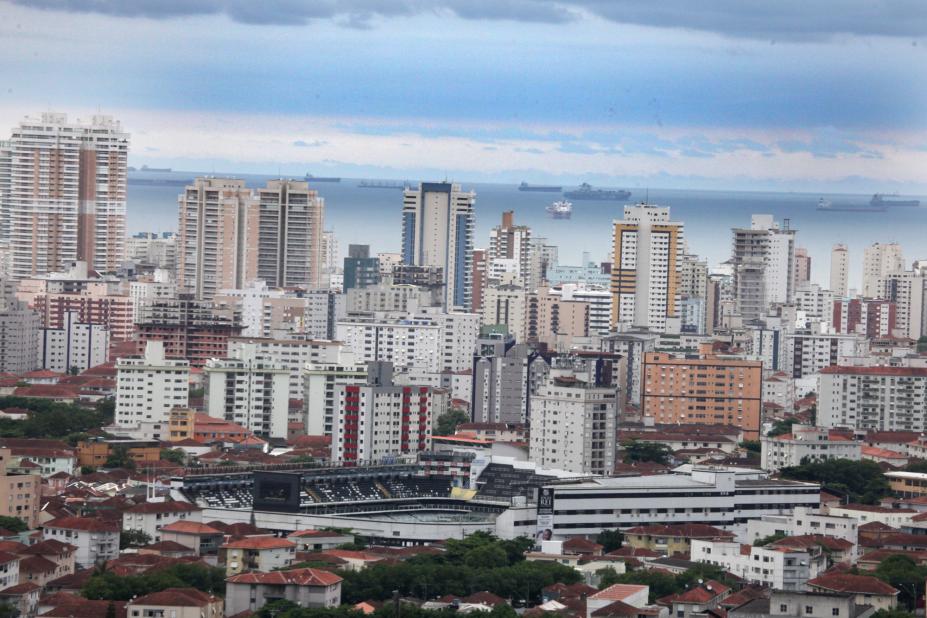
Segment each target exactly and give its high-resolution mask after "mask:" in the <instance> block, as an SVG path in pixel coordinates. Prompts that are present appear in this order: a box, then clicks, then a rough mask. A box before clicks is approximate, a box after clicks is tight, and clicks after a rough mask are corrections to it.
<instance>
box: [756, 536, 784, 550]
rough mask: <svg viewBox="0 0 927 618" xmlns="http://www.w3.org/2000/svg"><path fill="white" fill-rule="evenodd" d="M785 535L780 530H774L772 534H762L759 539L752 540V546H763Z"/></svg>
mask: <svg viewBox="0 0 927 618" xmlns="http://www.w3.org/2000/svg"><path fill="white" fill-rule="evenodd" d="M785 537H786V535H785V534H784V533H782V532H774V533H773V534H770V535H769V536H764V537H763V538H761V539H757V540H755V541H753V546H754V547H763V546H765V545H769V544H770V543H775V542H776V541H778V540H779V539H784V538H785Z"/></svg>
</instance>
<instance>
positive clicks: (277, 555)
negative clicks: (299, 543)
mask: <svg viewBox="0 0 927 618" xmlns="http://www.w3.org/2000/svg"><path fill="white" fill-rule="evenodd" d="M220 550H222V551H223V552H224V555H225V572H226V574H227V575H237V574H239V573H241V572H243V571H273V570H274V569H282V568H285V567H288V566H290V565H291V564H293V558H294V555H295V553H296V544H295V543H292V542H291V541H287V540H286V539H281V538H278V537H274V536H248V537H244V538H242V539H236V540H234V541H229V542H228V543H226V544H225V545H222V547H221V548H220Z"/></svg>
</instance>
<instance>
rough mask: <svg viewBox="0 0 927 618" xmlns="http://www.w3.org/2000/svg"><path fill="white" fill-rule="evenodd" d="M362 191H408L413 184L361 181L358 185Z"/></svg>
mask: <svg viewBox="0 0 927 618" xmlns="http://www.w3.org/2000/svg"><path fill="white" fill-rule="evenodd" d="M357 186H358V188H360V189H407V188H409V187H411V186H412V183H411V182H409V181H408V180H406V181H405V182H399V181H397V180H361V181H360V182H359V183H357Z"/></svg>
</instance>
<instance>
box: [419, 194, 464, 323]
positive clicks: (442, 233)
mask: <svg viewBox="0 0 927 618" xmlns="http://www.w3.org/2000/svg"><path fill="white" fill-rule="evenodd" d="M475 203H476V193H474V192H473V191H470V192H468V193H465V192H463V191H461V189H460V185H458V184H451V183H448V182H423V183H420V184H419V187H418V188H417V189H407V190H406V191H405V194H404V197H403V207H402V260H403V262H404V263H405V264H412V265H415V266H436V267H440V268H441V269H443V272H444V285H445V306H446V307H448V309H450V308H452V307H459V308H462V309H466V308H469V307H470V287H471V282H472V276H473V271H472V262H471V252H472V251H473V226H474V219H475V217H474V204H475Z"/></svg>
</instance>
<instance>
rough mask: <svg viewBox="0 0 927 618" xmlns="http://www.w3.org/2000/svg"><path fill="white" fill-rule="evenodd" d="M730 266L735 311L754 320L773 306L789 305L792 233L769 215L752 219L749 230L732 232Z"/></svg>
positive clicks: (791, 293) (791, 291)
mask: <svg viewBox="0 0 927 618" xmlns="http://www.w3.org/2000/svg"><path fill="white" fill-rule="evenodd" d="M733 232H734V248H733V255H732V257H731V264H732V267H733V274H734V294H735V300H736V301H737V308H738V312H739V313H740V315H741V316H742V317H743V318H744V319H745V320H750V319H756V318H758V317H760V315H762V314H763V313H765V312H766V311H767V308H768V307H769V306H770V305H772V304H774V303H780V304H782V303H789V302H791V300H792V297H793V295H794V287H793V286H794V284H795V230H793V229H790V228H789V227H788V221H786V225H785V226H780V225H779V224H778V223H777V222H776V221H775V220H774V219H773V216H772V215H753V216H752V217H751V218H750V227H749V228H735V229H734V230H733Z"/></svg>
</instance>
